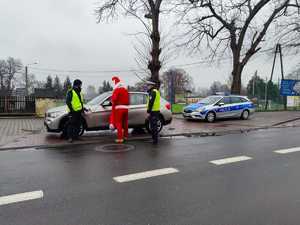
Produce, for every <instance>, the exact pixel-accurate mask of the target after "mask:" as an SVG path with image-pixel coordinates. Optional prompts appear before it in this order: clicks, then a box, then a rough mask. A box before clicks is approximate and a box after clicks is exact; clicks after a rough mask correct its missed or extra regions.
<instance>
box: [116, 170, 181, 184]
mask: <svg viewBox="0 0 300 225" xmlns="http://www.w3.org/2000/svg"><path fill="white" fill-rule="evenodd" d="M178 172H179V170H177V169H175V168H164V169H157V170H149V171H145V172H141V173H133V174H128V175H124V176H118V177H114V178H113V179H114V180H115V181H116V182H118V183H124V182H130V181H134V180H140V179H145V178H150V177H156V176H162V175H167V174H172V173H178Z"/></svg>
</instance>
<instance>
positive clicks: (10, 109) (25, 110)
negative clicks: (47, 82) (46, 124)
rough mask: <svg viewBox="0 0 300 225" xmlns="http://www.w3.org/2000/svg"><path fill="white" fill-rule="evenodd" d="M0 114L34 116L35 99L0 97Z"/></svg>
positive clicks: (30, 97) (27, 97) (29, 97)
mask: <svg viewBox="0 0 300 225" xmlns="http://www.w3.org/2000/svg"><path fill="white" fill-rule="evenodd" d="M0 114H35V97H32V96H0Z"/></svg>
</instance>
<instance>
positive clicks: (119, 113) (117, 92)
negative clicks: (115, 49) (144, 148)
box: [110, 77, 129, 143]
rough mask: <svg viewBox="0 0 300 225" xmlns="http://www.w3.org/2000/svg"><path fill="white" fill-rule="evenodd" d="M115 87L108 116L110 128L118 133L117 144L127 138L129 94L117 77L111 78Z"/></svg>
mask: <svg viewBox="0 0 300 225" xmlns="http://www.w3.org/2000/svg"><path fill="white" fill-rule="evenodd" d="M112 81H114V82H115V87H114V90H113V93H112V96H111V103H112V111H111V116H110V127H114V128H116V129H117V131H118V139H117V140H116V141H117V142H119V143H122V142H123V141H124V138H126V139H127V138H128V106H129V94H128V90H127V88H126V87H125V86H124V85H123V84H122V83H121V82H120V79H119V78H118V77H113V78H112Z"/></svg>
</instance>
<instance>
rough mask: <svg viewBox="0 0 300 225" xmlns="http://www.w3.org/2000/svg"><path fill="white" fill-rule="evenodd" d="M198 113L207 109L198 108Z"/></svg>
mask: <svg viewBox="0 0 300 225" xmlns="http://www.w3.org/2000/svg"><path fill="white" fill-rule="evenodd" d="M196 111H197V112H204V111H205V107H201V108H198V109H196Z"/></svg>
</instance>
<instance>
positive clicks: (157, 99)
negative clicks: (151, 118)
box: [147, 89, 160, 112]
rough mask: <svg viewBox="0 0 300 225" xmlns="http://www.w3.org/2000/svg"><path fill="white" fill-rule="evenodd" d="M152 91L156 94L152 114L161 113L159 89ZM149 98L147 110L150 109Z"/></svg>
mask: <svg viewBox="0 0 300 225" xmlns="http://www.w3.org/2000/svg"><path fill="white" fill-rule="evenodd" d="M152 91H154V92H155V99H154V103H153V107H152V110H151V111H152V112H159V111H160V92H159V91H158V90H157V89H153V90H152ZM149 101H150V99H149V96H148V98H147V109H148V107H149Z"/></svg>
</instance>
